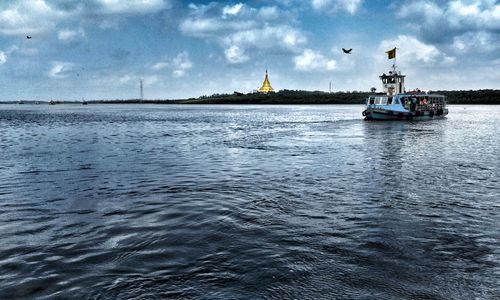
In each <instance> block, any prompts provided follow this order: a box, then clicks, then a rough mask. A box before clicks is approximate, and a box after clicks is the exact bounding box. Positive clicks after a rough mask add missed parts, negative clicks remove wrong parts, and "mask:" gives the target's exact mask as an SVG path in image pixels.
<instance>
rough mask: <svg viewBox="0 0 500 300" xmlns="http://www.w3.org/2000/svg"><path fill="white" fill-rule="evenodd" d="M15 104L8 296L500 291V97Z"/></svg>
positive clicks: (11, 109) (6, 115)
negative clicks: (386, 115) (460, 102)
mask: <svg viewBox="0 0 500 300" xmlns="http://www.w3.org/2000/svg"><path fill="white" fill-rule="evenodd" d="M361 111H362V107H361V106H154V105H151V106H146V105H144V106H142V105H130V106H118V105H116V106H105V105H101V106H93V105H89V106H69V105H68V106H64V105H60V106H48V105H43V106H28V105H2V106H0V130H1V131H0V147H1V152H0V155H1V160H0V238H1V240H0V242H1V244H0V299H25V298H26V299H31V298H37V299H495V298H497V299H498V297H499V296H500V290H499V289H500V288H499V286H500V226H499V225H500V183H499V179H498V178H499V171H500V162H499V157H500V150H499V142H500V141H499V139H500V107H499V106H451V107H450V115H449V117H448V118H447V119H444V120H436V121H429V122H420V123H405V122H395V123H391V122H365V121H362V120H361Z"/></svg>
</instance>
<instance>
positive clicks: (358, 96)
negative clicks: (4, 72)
mask: <svg viewBox="0 0 500 300" xmlns="http://www.w3.org/2000/svg"><path fill="white" fill-rule="evenodd" d="M432 93H436V94H442V95H445V96H447V101H448V103H449V104H500V90H475V91H472V90H469V91H433V92H432ZM370 94H371V93H369V92H359V91H352V92H333V93H327V92H322V91H294V90H281V91H279V92H277V93H270V94H260V93H250V94H243V93H237V92H235V93H233V94H214V95H211V96H201V97H199V98H189V99H177V100H167V99H157V100H141V99H129V100H119V99H116V100H89V101H87V102H86V103H89V104H91V103H95V104H98V103H102V104H127V103H130V104H136V103H149V104H364V103H365V100H366V98H367V97H368V95H370ZM19 102H22V103H31V102H35V101H19ZM0 103H2V102H0ZM4 103H6V102H4ZM10 103H15V102H14V101H12V102H10ZM36 103H38V104H41V102H40V101H36ZM44 103H46V102H44ZM63 103H65V104H77V103H81V102H72V101H54V104H63Z"/></svg>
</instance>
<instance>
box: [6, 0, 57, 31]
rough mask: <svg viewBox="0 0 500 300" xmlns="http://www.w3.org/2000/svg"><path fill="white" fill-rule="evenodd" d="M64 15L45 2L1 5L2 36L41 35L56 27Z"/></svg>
mask: <svg viewBox="0 0 500 300" xmlns="http://www.w3.org/2000/svg"><path fill="white" fill-rule="evenodd" d="M64 15H65V14H64V13H61V12H58V11H57V10H54V9H53V8H52V7H50V6H49V5H48V4H47V3H46V1H44V0H30V1H28V0H19V1H13V2H3V3H2V4H0V34H2V35H24V34H40V33H43V32H46V31H49V30H52V29H54V28H55V27H56V24H57V22H58V21H59V20H60V19H61V18H63V17H64Z"/></svg>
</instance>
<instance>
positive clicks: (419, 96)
mask: <svg viewBox="0 0 500 300" xmlns="http://www.w3.org/2000/svg"><path fill="white" fill-rule="evenodd" d="M379 77H380V79H381V80H382V84H383V87H384V92H383V93H377V94H372V95H369V96H368V98H367V99H366V108H365V110H364V111H363V113H362V114H363V116H364V117H365V120H430V119H438V118H444V117H445V116H446V115H447V114H448V108H446V96H444V95H439V94H432V93H425V92H422V91H420V90H418V89H417V90H414V91H411V92H406V91H405V85H404V82H405V75H402V74H401V72H400V71H396V68H395V66H393V68H392V71H389V74H385V73H384V74H382V75H381V76H379ZM372 91H374V90H373V89H372Z"/></svg>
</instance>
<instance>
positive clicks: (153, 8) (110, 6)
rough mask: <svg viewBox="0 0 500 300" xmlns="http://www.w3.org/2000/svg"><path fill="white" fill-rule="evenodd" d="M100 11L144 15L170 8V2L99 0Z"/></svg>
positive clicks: (154, 0) (158, 0)
mask: <svg viewBox="0 0 500 300" xmlns="http://www.w3.org/2000/svg"><path fill="white" fill-rule="evenodd" d="M96 4H97V5H99V6H100V10H99V11H100V12H102V13H106V14H134V15H142V14H149V13H155V12H158V11H161V10H163V9H166V8H169V7H170V3H169V2H168V1H164V0H97V1H96Z"/></svg>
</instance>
